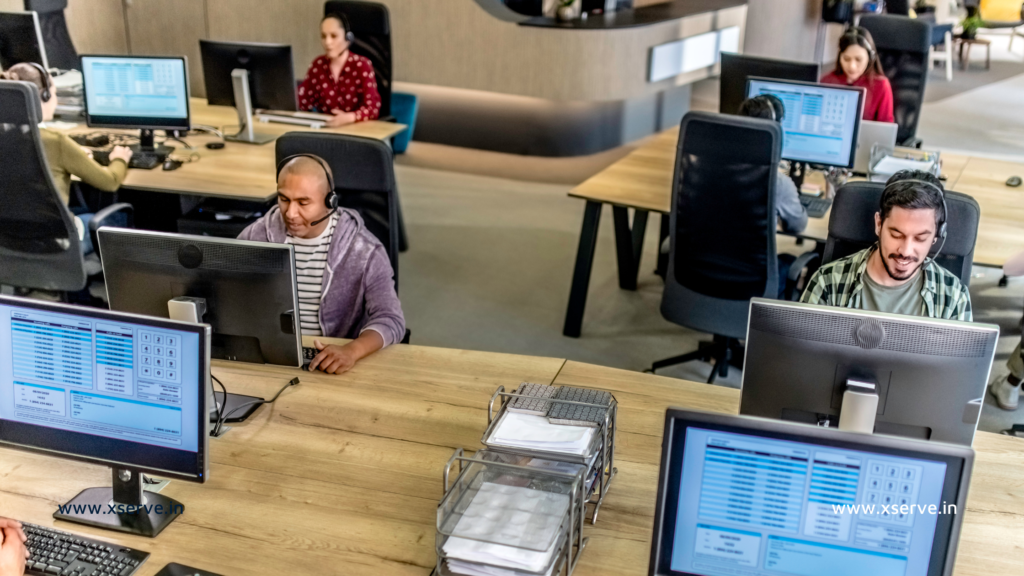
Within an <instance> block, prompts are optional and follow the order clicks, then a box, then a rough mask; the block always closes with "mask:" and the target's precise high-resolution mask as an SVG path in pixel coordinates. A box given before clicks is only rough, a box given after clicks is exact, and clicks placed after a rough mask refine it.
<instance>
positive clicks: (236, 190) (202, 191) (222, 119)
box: [69, 98, 406, 202]
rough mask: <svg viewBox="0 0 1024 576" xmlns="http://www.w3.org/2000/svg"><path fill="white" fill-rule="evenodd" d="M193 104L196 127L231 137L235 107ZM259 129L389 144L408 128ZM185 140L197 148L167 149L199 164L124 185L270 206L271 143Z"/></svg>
mask: <svg viewBox="0 0 1024 576" xmlns="http://www.w3.org/2000/svg"><path fill="white" fill-rule="evenodd" d="M190 106H191V110H190V113H191V117H192V124H193V126H195V125H199V124H205V125H207V126H213V127H215V128H217V129H222V128H225V127H227V129H228V130H227V132H229V133H230V132H232V131H236V130H237V128H236V126H237V124H238V115H237V114H236V113H235V109H234V108H230V107H228V106H210V105H208V104H207V103H206V100H205V99H202V98H192V99H191V100H190ZM255 128H256V129H257V130H258V131H260V132H264V133H267V134H274V135H277V136H281V135H283V134H287V133H289V132H323V133H330V134H347V135H350V136H361V137H364V138H373V139H377V140H386V139H388V138H391V137H392V136H394V135H395V134H398V133H399V132H401V131H403V130H405V128H406V126H405V125H404V124H395V123H393V122H379V121H371V122H357V123H355V124H351V125H349V126H344V127H341V128H324V129H321V130H312V129H309V128H303V127H301V126H294V125H291V124H275V123H270V122H267V123H261V122H257V123H256V124H255ZM98 130H102V131H106V130H103V129H99V128H89V127H87V126H85V125H84V124H83V125H80V126H79V127H77V128H75V129H74V130H70V131H69V132H72V133H86V132H94V131H98ZM126 132H130V131H126ZM134 132H135V133H136V134H137V133H138V131H134ZM185 141H186V142H188V143H189V144H191V145H193V146H195V150H187V149H185V147H184V146H182V145H181V144H180V143H178V142H169V143H168V145H170V146H174V147H175V155H180V156H188V155H189V154H190V153H192V152H195V153H196V154H199V157H200V161H199V162H193V163H190V164H185V165H183V166H182V167H181V168H178V169H177V170H173V171H167V172H165V171H164V170H161V169H160V168H159V167H158V168H156V169H154V170H129V171H128V175H127V177H126V178H125V181H124V187H126V188H132V189H135V190H142V191H146V192H169V193H173V194H190V195H195V196H209V197H218V198H228V199H232V200H250V201H257V202H266V201H269V200H272V199H273V198H274V195H275V193H276V190H277V180H276V178H275V168H276V162H275V158H274V143H273V142H270V143H268V144H262V145H257V144H241V143H238V142H227V143H225V145H224V148H222V149H220V150H210V149H208V148H206V144H207V143H208V142H215V141H219V139H218V138H216V137H214V136H212V135H205V134H204V135H201V136H189V137H187V138H185Z"/></svg>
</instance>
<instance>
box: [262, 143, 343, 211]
mask: <svg viewBox="0 0 1024 576" xmlns="http://www.w3.org/2000/svg"><path fill="white" fill-rule="evenodd" d="M296 158H311V159H312V160H314V161H315V162H316V163H317V164H318V165H319V166H320V168H323V171H324V176H326V177H327V195H326V196H324V206H325V207H327V209H328V210H329V212H328V213H327V216H324V217H323V218H321V219H319V220H316V221H314V222H310V223H309V225H310V226H316V225H317V224H319V223H321V222H323V221H324V220H327V219H328V218H330V217H331V215H332V214H334V212H335V210H337V209H338V203H339V202H340V199H339V198H338V193H337V192H335V191H334V176H331V169H330V167H329V166H328V165H327V161H326V160H324V159H323V158H321V157H319V156H317V155H315V154H292V155H291V156H288V157H287V158H285V159H284V160H281V161H280V162H278V164H277V177H278V178H280V177H281V170H282V169H283V168H284V167H285V165H286V164H288V163H289V162H291V161H292V160H294V159H296Z"/></svg>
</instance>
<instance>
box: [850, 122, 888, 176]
mask: <svg viewBox="0 0 1024 576" xmlns="http://www.w3.org/2000/svg"><path fill="white" fill-rule="evenodd" d="M897 130H899V125H897V124H894V123H892V122H873V121H871V120H862V121H861V123H860V135H859V136H858V137H857V152H856V155H855V156H854V160H853V171H854V172H856V173H858V174H867V173H868V167H869V165H870V164H871V147H872V146H874V145H875V144H881V145H882V146H885V147H887V148H890V149H891V148H895V147H896V132H897Z"/></svg>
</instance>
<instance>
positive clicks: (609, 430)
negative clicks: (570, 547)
mask: <svg viewBox="0 0 1024 576" xmlns="http://www.w3.org/2000/svg"><path fill="white" fill-rule="evenodd" d="M520 386H522V385H520ZM517 391H518V389H517ZM499 398H500V399H501V406H500V407H499V408H498V411H497V413H495V410H494V403H495V401H496V400H498V399H499ZM515 398H526V396H522V395H520V394H517V393H516V391H513V392H505V387H504V386H498V389H497V390H496V391H495V392H494V394H493V395H492V396H491V401H490V403H489V404H488V406H487V429H486V430H484V435H483V438H482V439H481V440H480V442H481V443H482V444H483V445H484V446H486V447H487V448H488V449H489V450H491V451H494V452H503V453H506V454H516V455H524V456H533V457H535V458H542V459H546V460H555V461H559V462H572V463H574V464H584V465H588V466H589V467H590V470H589V471H588V472H587V475H586V476H585V482H584V484H585V486H586V494H587V503H588V504H593V505H594V508H593V511H592V512H591V516H590V523H591V524H596V523H597V513H598V511H599V510H600V508H601V504H603V503H604V497H605V496H606V495H607V494H608V488H609V487H610V486H611V482H612V479H613V478H614V477H615V474H616V473H618V470H617V469H616V468H615V430H616V427H617V424H616V422H617V418H618V412H619V403H618V401H617V400H616V399H615V396H614V395H613V396H612V397H611V398H612V399H611V404H609V405H608V406H601V405H599V404H587V403H584V402H575V401H572V400H558V399H555V398H545V399H544V401H545V402H551V403H555V404H575V405H578V406H587V407H596V408H600V409H602V410H604V422H603V423H601V424H599V425H598V428H597V430H598V433H596V434H594V439H593V441H592V442H591V445H590V447H589V448H588V450H587V453H586V454H584V455H582V456H580V455H576V454H570V453H566V452H557V451H546V450H534V449H528V448H519V447H512V446H505V445H501V444H495V443H494V442H492V441H491V440H490V439H491V437H492V436H493V434H494V432H495V429H496V427H497V425H498V423H499V422H501V419H502V417H503V416H504V415H505V414H506V413H507V409H508V405H509V403H510V402H511V401H512V400H513V399H515ZM591 474H593V475H594V476H595V479H596V482H592V481H591V478H590V476H591ZM595 486H596V488H595Z"/></svg>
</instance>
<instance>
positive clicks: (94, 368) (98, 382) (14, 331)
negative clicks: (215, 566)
mask: <svg viewBox="0 0 1024 576" xmlns="http://www.w3.org/2000/svg"><path fill="white" fill-rule="evenodd" d="M209 378H210V328H209V326H203V325H198V324H184V323H181V322H173V321H169V320H161V319H157V318H146V317H142V316H135V315H131V314H121V313H117V312H108V311H105V310H98V309H95V308H84V307H76V306H69V305H64V304H54V303H48V302H40V301H36V300H27V299H20V298H13V297H6V296H0V445H4V446H9V447H14V448H20V449H26V450H31V451H35V452H40V453H43V454H47V455H51V456H57V457H60V458H69V459H74V460H81V461H84V462H89V463H94V464H99V465H102V466H109V467H111V468H113V470H114V472H113V482H114V488H113V489H111V488H89V489H87V490H84V491H83V492H82V493H80V494H79V495H78V496H76V497H75V498H74V499H73V500H71V501H70V502H68V504H67V505H64V506H61V508H60V511H59V512H58V513H56V514H55V515H54V517H55V518H58V519H61V520H68V521H72V522H80V523H84V524H89V525H93V526H99V527H101V528H110V529H115V530H121V531H125V532H133V533H139V534H144V535H147V536H155V535H156V534H157V533H159V532H160V530H162V529H163V527H164V526H166V525H167V523H169V522H170V521H171V520H173V519H174V517H175V516H177V515H178V514H180V513H181V511H183V509H184V508H183V506H182V505H181V504H180V503H178V502H175V501H174V500H171V499H169V498H167V497H165V496H161V495H159V494H153V493H149V492H147V493H145V495H143V491H142V482H141V473H142V472H151V473H155V474H159V475H161V476H165V477H170V478H177V479H180V480H187V481H192V482H205V481H206V479H207V477H208V476H209V460H208V459H207V447H208V442H209V440H208V438H209V437H208V433H207V430H208V423H207V422H208V420H207V418H206V412H207V410H206V394H205V393H204V391H205V390H206V387H207V385H208V381H209ZM111 503H112V504H123V505H124V506H125V507H127V508H124V507H122V508H121V509H120V511H121V512H124V511H125V510H136V512H133V513H121V514H114V513H110V509H109V508H108V504H111ZM142 504H146V505H147V506H148V509H145V510H141V511H139V510H138V509H137V508H136V507H138V506H140V505H142ZM158 504H159V505H161V509H160V510H157V509H156V506H157V505H158Z"/></svg>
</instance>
